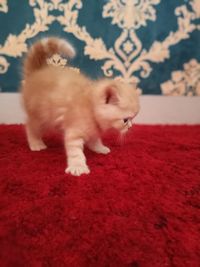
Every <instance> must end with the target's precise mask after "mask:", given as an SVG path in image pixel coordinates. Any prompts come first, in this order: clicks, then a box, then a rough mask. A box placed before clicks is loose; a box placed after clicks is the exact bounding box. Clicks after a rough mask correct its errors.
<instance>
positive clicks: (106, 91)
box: [22, 37, 139, 176]
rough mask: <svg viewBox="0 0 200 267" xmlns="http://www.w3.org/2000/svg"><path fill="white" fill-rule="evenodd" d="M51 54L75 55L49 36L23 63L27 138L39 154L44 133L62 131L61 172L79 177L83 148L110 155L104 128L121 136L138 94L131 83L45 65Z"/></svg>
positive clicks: (136, 107)
mask: <svg viewBox="0 0 200 267" xmlns="http://www.w3.org/2000/svg"><path fill="white" fill-rule="evenodd" d="M55 53H58V54H64V55H65V56H67V57H68V58H69V57H73V56H75V50H74V48H73V47H72V46H71V45H70V44H69V43H68V42H67V41H65V40H63V39H59V38H53V37H51V38H45V39H42V40H40V41H38V42H36V43H35V44H34V45H33V46H32V47H31V48H30V50H29V52H28V54H27V57H26V59H25V61H24V81H23V82H22V97H23V103H24V107H25V110H26V113H27V123H26V132H27V139H28V143H29V147H30V149H31V150H33V151H39V150H42V149H45V148H46V145H45V144H44V142H43V140H42V134H43V132H44V131H45V130H48V129H49V128H58V127H59V128H60V129H62V130H63V132H64V144H65V148H66V154H67V164H68V166H67V168H66V170H65V171H66V173H71V174H72V175H77V176H78V175H81V174H84V173H89V168H88V166H87V164H86V158H85V155H84V153H83V149H84V145H86V146H87V147H88V148H89V149H91V150H93V151H95V152H97V153H103V154H107V153H109V152H110V149H109V148H108V147H106V146H104V145H103V144H102V142H101V139H100V138H101V135H102V133H103V132H105V131H107V130H109V129H116V130H118V131H119V132H121V133H124V132H126V131H127V130H128V128H129V127H130V126H132V118H134V116H135V115H136V114H137V113H138V110H139V103H138V95H137V92H136V89H135V88H134V87H133V86H132V85H128V84H124V83H121V82H119V81H115V80H108V79H103V80H99V81H92V80H90V79H89V78H88V77H86V76H85V75H83V74H81V73H77V72H75V71H74V70H72V69H70V68H69V67H65V68H63V69H62V68H59V67H55V66H50V65H47V63H46V59H47V58H49V57H50V56H52V55H53V54H55ZM126 118H129V119H128V121H126V120H125V122H124V119H126Z"/></svg>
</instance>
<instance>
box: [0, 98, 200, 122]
mask: <svg viewBox="0 0 200 267" xmlns="http://www.w3.org/2000/svg"><path fill="white" fill-rule="evenodd" d="M140 102H141V111H140V113H139V115H138V116H137V118H136V120H135V121H136V123H139V124H200V97H184V96H155V95H144V96H141V97H140ZM24 120H25V115H24V112H23V109H22V107H21V104H20V94H19V93H0V123H3V124H13V123H16V124H18V123H23V122H24Z"/></svg>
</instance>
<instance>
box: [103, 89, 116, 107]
mask: <svg viewBox="0 0 200 267" xmlns="http://www.w3.org/2000/svg"><path fill="white" fill-rule="evenodd" d="M118 102H119V99H118V96H117V88H116V87H115V86H111V85H110V86H108V87H106V89H105V103H106V104H111V105H116V104H118Z"/></svg>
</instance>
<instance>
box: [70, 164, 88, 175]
mask: <svg viewBox="0 0 200 267" xmlns="http://www.w3.org/2000/svg"><path fill="white" fill-rule="evenodd" d="M65 173H70V174H72V175H74V176H80V175H81V174H88V173H90V170H89V168H88V166H87V165H81V166H80V165H77V166H76V165H75V166H69V167H67V168H66V169H65Z"/></svg>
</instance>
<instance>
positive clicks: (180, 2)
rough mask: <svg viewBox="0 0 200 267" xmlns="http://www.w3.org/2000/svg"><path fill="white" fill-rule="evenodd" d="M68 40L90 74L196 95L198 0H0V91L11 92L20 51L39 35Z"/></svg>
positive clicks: (152, 90) (199, 91)
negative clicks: (54, 36) (55, 36)
mask: <svg viewBox="0 0 200 267" xmlns="http://www.w3.org/2000/svg"><path fill="white" fill-rule="evenodd" d="M49 35H57V36H61V37H64V38H67V39H68V40H70V42H71V43H72V44H73V45H74V46H75V48H76V50H77V57H76V58H75V59H74V60H73V61H72V62H71V64H72V65H73V66H75V67H78V68H80V69H81V70H82V71H83V72H85V73H86V74H87V75H89V76H91V77H92V78H97V77H102V76H106V77H115V78H116V79H121V80H124V81H126V82H136V83H138V86H139V88H140V89H141V93H142V94H163V95H186V96H190V95H200V0H107V1H106V0H82V1H81V0H68V1H67V0H0V90H1V91H2V92H15V91H17V89H18V86H19V81H20V72H21V70H20V68H21V63H22V60H23V56H24V55H25V53H26V52H27V49H28V47H29V45H30V44H31V43H32V42H33V41H35V40H37V39H38V38H40V37H43V36H49Z"/></svg>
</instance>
